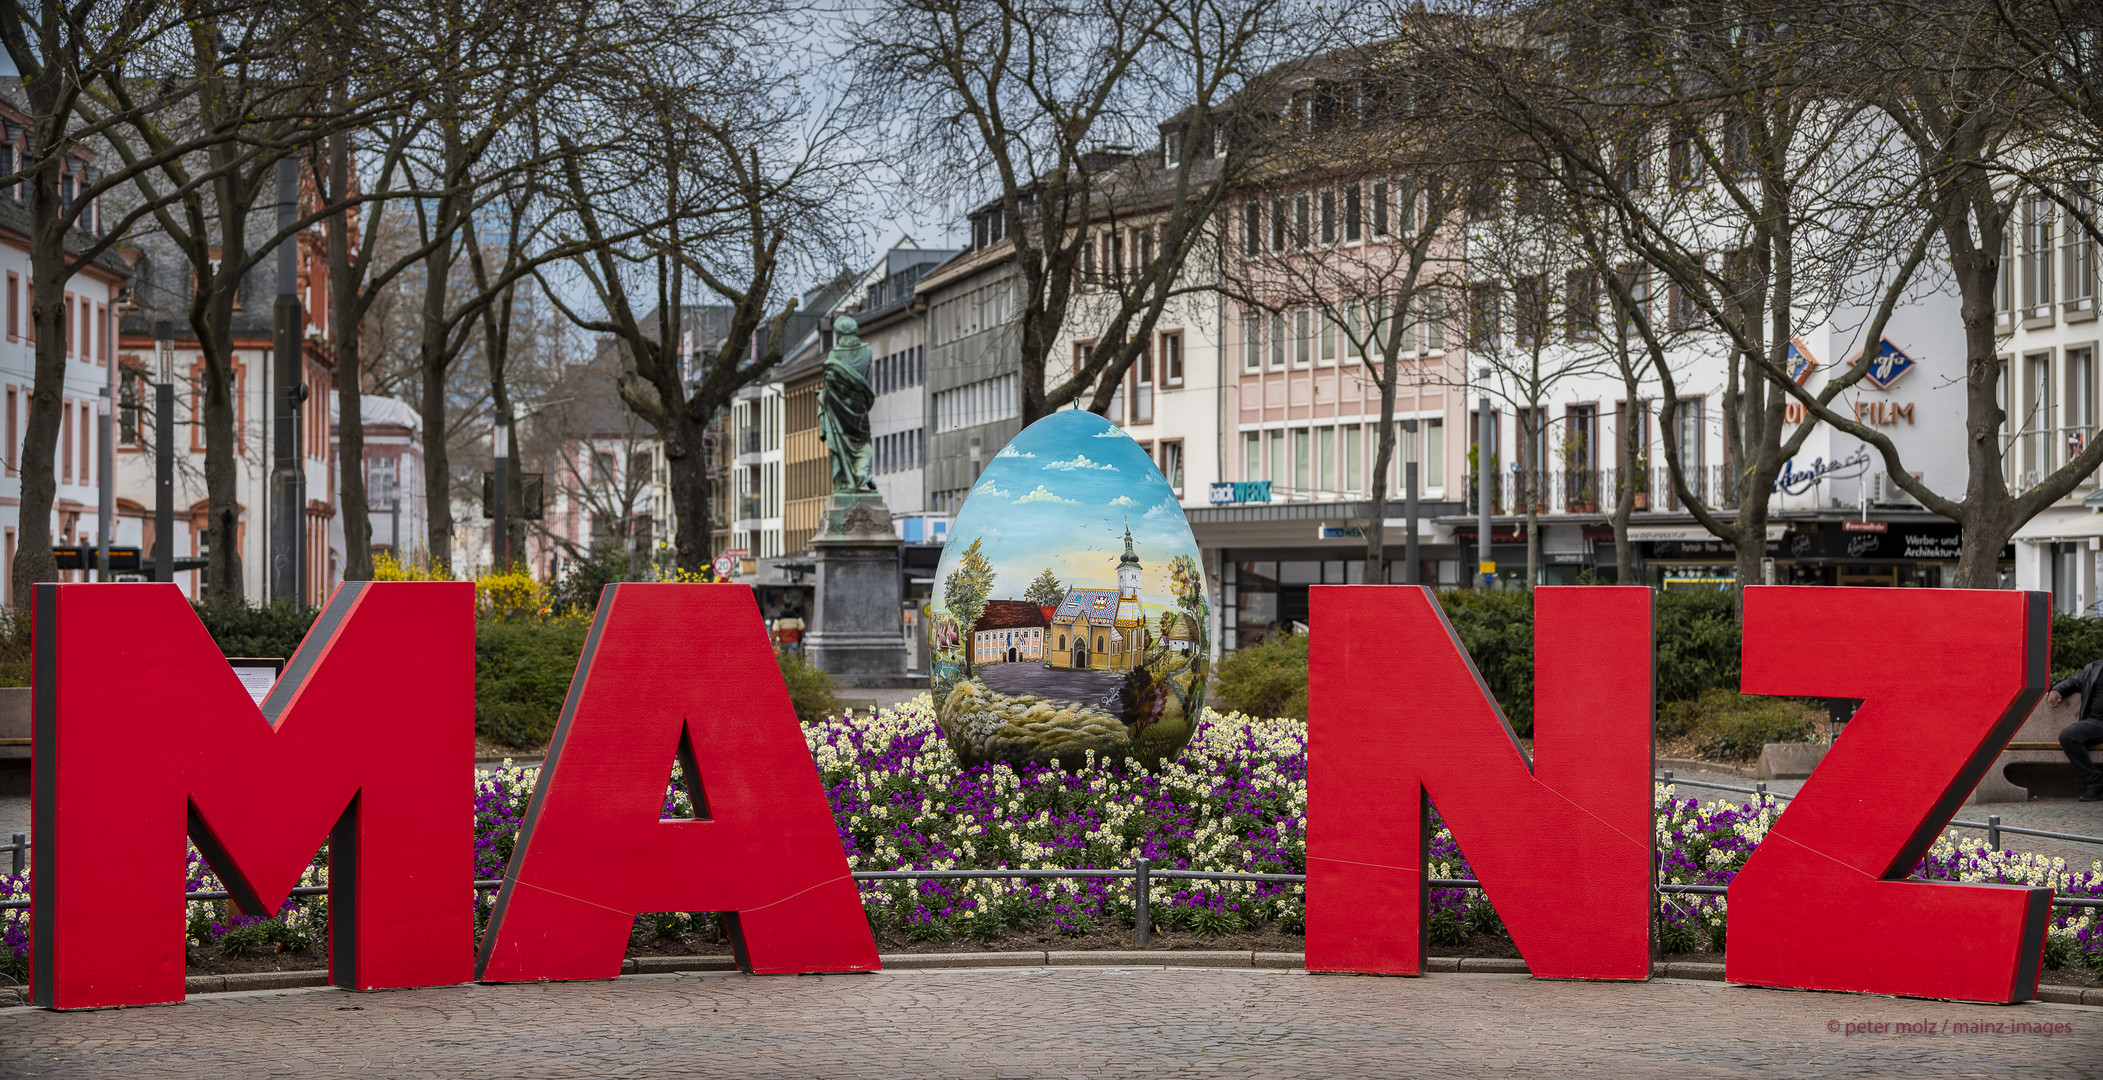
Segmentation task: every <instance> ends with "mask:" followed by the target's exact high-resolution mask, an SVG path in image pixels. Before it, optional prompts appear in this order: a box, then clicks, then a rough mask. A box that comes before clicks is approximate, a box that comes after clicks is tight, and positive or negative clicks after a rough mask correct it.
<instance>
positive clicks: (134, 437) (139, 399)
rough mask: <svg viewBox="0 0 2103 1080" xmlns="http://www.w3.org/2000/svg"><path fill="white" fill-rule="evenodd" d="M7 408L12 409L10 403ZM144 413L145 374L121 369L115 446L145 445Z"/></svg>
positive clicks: (118, 384) (139, 371)
mask: <svg viewBox="0 0 2103 1080" xmlns="http://www.w3.org/2000/svg"><path fill="white" fill-rule="evenodd" d="M8 404H9V407H10V408H12V407H13V404H14V403H13V402H12V401H10V402H9V403H8ZM145 411H146V373H145V372H143V371H141V370H139V369H138V368H132V367H128V368H125V369H123V371H122V372H121V373H120V375H119V378H118V381H117V445H118V446H142V445H144V443H145V438H144V431H143V430H142V423H141V422H142V421H143V420H144V419H145V416H144V413H145Z"/></svg>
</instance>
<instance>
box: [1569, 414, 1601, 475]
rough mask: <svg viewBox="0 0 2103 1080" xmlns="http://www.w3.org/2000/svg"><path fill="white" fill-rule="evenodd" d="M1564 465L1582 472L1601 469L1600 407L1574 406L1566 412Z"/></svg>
mask: <svg viewBox="0 0 2103 1080" xmlns="http://www.w3.org/2000/svg"><path fill="white" fill-rule="evenodd" d="M1563 465H1564V466H1565V467H1566V468H1570V469H1574V470H1578V471H1580V472H1591V471H1593V470H1594V469H1597V468H1599V406H1597V405H1572V406H1570V407H1569V408H1568V409H1566V410H1564V413H1563Z"/></svg>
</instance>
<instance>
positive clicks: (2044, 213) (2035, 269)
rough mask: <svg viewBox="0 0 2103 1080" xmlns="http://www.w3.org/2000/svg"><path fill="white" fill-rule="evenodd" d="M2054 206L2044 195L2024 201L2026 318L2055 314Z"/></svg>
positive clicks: (2024, 297) (2024, 298)
mask: <svg viewBox="0 0 2103 1080" xmlns="http://www.w3.org/2000/svg"><path fill="white" fill-rule="evenodd" d="M2052 209H2053V208H2052V203H2051V200H2049V199H2047V198H2045V197H2044V196H2043V195H2031V196H2029V197H2027V198H2025V199H2024V200H2023V308H2024V311H2023V317H2024V318H2026V319H2043V318H2049V317H2050V316H2051V314H2052V312H2051V306H2052Z"/></svg>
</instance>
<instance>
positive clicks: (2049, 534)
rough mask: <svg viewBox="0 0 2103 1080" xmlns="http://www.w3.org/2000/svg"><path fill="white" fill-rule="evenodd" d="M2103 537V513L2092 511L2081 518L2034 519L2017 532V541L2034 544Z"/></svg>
mask: <svg viewBox="0 0 2103 1080" xmlns="http://www.w3.org/2000/svg"><path fill="white" fill-rule="evenodd" d="M2096 536H2103V511H2099V510H2092V511H2090V512H2088V513H2086V514H2082V515H2080V516H2079V517H2072V518H2065V517H2063V518H2058V519H2056V520H2053V521H2043V520H2040V519H2037V518H2032V519H2031V520H2030V522H2029V523H2028V524H2026V525H2024V526H2023V527H2022V528H2020V529H2017V530H2016V531H2015V539H2017V540H2028V541H2031V542H2033V543H2036V542H2043V541H2050V540H2087V539H2089V538H2090V537H2096Z"/></svg>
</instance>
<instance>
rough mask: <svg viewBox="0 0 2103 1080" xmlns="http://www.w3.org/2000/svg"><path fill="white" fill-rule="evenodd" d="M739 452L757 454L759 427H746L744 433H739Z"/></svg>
mask: <svg viewBox="0 0 2103 1080" xmlns="http://www.w3.org/2000/svg"><path fill="white" fill-rule="evenodd" d="M738 453H740V454H757V453H759V429H758V428H746V429H745V431H744V432H743V433H742V434H741V435H739V436H738Z"/></svg>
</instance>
